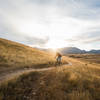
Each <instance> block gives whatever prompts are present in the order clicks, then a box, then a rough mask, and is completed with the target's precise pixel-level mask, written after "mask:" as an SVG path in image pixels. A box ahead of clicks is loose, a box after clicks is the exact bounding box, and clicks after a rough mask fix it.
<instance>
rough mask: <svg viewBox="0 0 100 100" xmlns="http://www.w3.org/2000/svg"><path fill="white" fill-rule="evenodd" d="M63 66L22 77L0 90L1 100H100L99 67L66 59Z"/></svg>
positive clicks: (2, 86) (4, 85) (11, 81)
mask: <svg viewBox="0 0 100 100" xmlns="http://www.w3.org/2000/svg"><path fill="white" fill-rule="evenodd" d="M66 60H67V61H68V62H71V63H72V66H69V65H66V66H61V67H57V68H53V69H51V70H46V71H38V72H37V71H33V72H30V73H24V74H23V75H21V76H19V77H18V78H14V79H12V80H9V81H8V82H6V83H3V84H2V85H1V86H0V99H1V100H100V66H96V65H92V64H88V63H87V62H82V61H79V60H77V59H72V58H68V57H66Z"/></svg>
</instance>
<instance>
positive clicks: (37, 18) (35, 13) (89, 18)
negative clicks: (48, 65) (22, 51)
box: [0, 0, 100, 48]
mask: <svg viewBox="0 0 100 100" xmlns="http://www.w3.org/2000/svg"><path fill="white" fill-rule="evenodd" d="M0 19H1V20H0V37H5V38H7V39H11V40H15V41H17V42H21V43H24V44H28V45H38V46H43V47H44V46H45V44H46V43H47V42H49V41H51V42H52V40H56V41H58V40H60V41H62V43H65V40H66V41H67V42H68V44H70V45H73V44H77V46H80V45H83V44H84V45H89V46H88V47H85V46H84V48H92V46H93V47H95V45H98V42H99V40H100V38H99V37H100V35H99V32H100V24H99V23H100V3H99V0H0ZM49 39H50V40H49ZM94 44H95V45H94ZM62 45H63V44H62ZM65 46H66V45H65ZM98 47H100V46H98Z"/></svg>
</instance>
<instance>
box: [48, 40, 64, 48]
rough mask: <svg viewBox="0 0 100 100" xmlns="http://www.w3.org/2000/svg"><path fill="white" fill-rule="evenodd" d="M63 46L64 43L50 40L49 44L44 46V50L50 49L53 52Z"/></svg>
mask: <svg viewBox="0 0 100 100" xmlns="http://www.w3.org/2000/svg"><path fill="white" fill-rule="evenodd" d="M64 46H65V41H61V40H57V39H50V40H49V42H48V43H47V44H46V48H51V49H53V50H57V49H58V48H62V47H64Z"/></svg>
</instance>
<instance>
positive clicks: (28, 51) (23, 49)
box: [0, 38, 54, 68]
mask: <svg viewBox="0 0 100 100" xmlns="http://www.w3.org/2000/svg"><path fill="white" fill-rule="evenodd" d="M53 62H54V58H53V56H51V55H50V54H48V53H46V52H43V51H40V50H38V49H35V48H31V47H28V46H25V45H23V44H20V43H16V42H13V41H9V40H6V39H1V38H0V67H1V68H4V67H6V68H7V67H14V68H15V67H34V66H35V65H48V64H49V65H50V64H52V63H53Z"/></svg>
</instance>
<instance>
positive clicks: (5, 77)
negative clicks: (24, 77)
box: [0, 62, 72, 83]
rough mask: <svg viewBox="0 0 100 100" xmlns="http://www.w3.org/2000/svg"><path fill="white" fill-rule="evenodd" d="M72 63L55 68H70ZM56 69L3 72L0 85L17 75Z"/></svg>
mask: <svg viewBox="0 0 100 100" xmlns="http://www.w3.org/2000/svg"><path fill="white" fill-rule="evenodd" d="M71 65H72V63H71V62H69V63H68V64H64V65H62V66H57V67H63V66H71ZM57 67H50V68H39V69H35V68H24V69H18V70H14V71H9V72H4V73H2V74H1V75H0V83H2V82H4V81H7V80H10V79H12V78H14V77H18V76H19V75H21V74H23V73H26V72H32V71H46V70H51V69H54V68H57Z"/></svg>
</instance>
